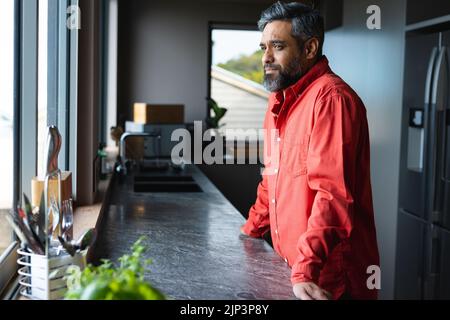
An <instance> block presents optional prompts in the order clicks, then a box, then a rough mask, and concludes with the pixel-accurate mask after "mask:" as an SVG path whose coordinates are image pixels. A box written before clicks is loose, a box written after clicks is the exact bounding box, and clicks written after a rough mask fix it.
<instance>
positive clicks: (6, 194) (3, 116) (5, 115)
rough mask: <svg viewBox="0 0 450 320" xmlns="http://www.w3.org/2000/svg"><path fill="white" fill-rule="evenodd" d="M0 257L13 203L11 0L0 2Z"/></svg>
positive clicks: (6, 242) (8, 235) (8, 233)
mask: <svg viewBox="0 0 450 320" xmlns="http://www.w3.org/2000/svg"><path fill="white" fill-rule="evenodd" d="M0 43H1V44H2V48H1V50H0V70H1V71H0V148H1V157H0V256H1V255H2V253H3V252H4V250H5V249H6V248H7V247H8V246H9V245H10V244H11V242H12V240H13V237H12V231H11V228H10V226H9V224H8V223H7V221H6V220H5V215H6V214H8V211H9V210H11V207H12V205H13V188H14V181H13V142H14V140H13V139H14V131H13V110H14V0H1V1H0Z"/></svg>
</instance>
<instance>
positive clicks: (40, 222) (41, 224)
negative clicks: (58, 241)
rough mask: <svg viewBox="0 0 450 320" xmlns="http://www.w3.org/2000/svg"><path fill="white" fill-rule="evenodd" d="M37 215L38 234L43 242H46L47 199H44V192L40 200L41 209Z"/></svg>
mask: <svg viewBox="0 0 450 320" xmlns="http://www.w3.org/2000/svg"><path fill="white" fill-rule="evenodd" d="M37 214H38V216H37V225H38V229H39V230H38V236H39V240H40V241H41V243H45V238H46V230H45V216H46V212H45V200H44V192H42V195H41V201H40V202H39V211H38V213H37Z"/></svg>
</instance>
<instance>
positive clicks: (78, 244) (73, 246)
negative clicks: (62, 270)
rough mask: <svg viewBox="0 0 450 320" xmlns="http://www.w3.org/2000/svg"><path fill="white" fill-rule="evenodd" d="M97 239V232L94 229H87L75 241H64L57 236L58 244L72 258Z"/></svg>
mask: <svg viewBox="0 0 450 320" xmlns="http://www.w3.org/2000/svg"><path fill="white" fill-rule="evenodd" d="M96 238H97V231H96V230H95V229H89V230H87V231H86V232H85V233H83V234H82V235H81V236H80V237H79V238H78V239H77V241H74V240H72V241H66V240H65V239H64V238H63V237H61V236H58V239H59V242H61V245H62V246H63V248H64V249H66V251H67V252H68V253H69V254H70V255H71V256H74V255H75V253H76V252H78V251H83V250H85V249H87V247H89V246H91V245H92V244H93V243H94V242H95V240H96Z"/></svg>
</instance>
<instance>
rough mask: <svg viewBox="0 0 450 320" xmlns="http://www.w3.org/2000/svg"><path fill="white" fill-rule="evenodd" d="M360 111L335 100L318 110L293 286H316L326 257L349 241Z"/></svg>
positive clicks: (351, 103) (354, 105)
mask: <svg viewBox="0 0 450 320" xmlns="http://www.w3.org/2000/svg"><path fill="white" fill-rule="evenodd" d="M358 108H360V109H363V108H364V106H362V105H359V104H358V103H357V102H355V101H354V99H353V98H352V97H348V96H344V95H339V94H336V95H334V96H331V97H327V98H325V100H323V101H322V102H321V103H319V105H318V107H317V108H316V111H315V123H314V127H313V129H312V132H311V137H310V144H309V150H308V156H307V181H308V186H309V188H310V189H311V190H313V191H314V192H315V197H314V200H313V204H312V210H311V215H310V217H309V219H308V227H307V231H306V232H305V233H304V234H302V235H301V237H300V239H299V241H298V250H299V255H298V257H297V259H296V261H295V262H294V264H293V267H292V276H291V281H292V283H293V284H295V283H298V282H306V281H312V282H315V283H316V284H317V283H318V278H319V275H320V271H321V270H322V268H323V266H324V264H325V263H326V261H327V257H328V256H329V254H330V253H331V252H332V251H333V249H334V248H335V247H336V246H337V245H338V244H339V243H341V242H342V241H344V240H345V239H348V238H349V237H350V234H351V231H352V228H353V196H352V190H354V189H353V187H352V186H353V185H354V183H355V173H354V171H355V170H354V168H355V159H356V158H357V155H356V153H357V145H358V140H359V130H360V127H361V124H360V121H361V120H362V119H358V113H360V112H359V110H358ZM364 110H365V109H364ZM364 115H365V111H364Z"/></svg>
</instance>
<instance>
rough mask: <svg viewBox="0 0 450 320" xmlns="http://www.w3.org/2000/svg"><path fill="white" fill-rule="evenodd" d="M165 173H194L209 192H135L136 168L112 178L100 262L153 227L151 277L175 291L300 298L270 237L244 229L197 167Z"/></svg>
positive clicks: (174, 294)
mask: <svg viewBox="0 0 450 320" xmlns="http://www.w3.org/2000/svg"><path fill="white" fill-rule="evenodd" d="M155 174H158V173H152V174H151V175H152V176H153V175H155ZM139 175H144V173H142V174H139ZM145 175H149V173H145ZM159 175H178V176H179V175H185V176H192V177H193V178H194V180H195V181H196V182H197V183H198V185H199V186H200V187H201V189H202V190H203V192H201V193H137V192H136V193H135V192H134V191H133V181H134V177H133V174H130V175H129V176H127V177H126V179H125V181H124V182H122V183H120V182H119V179H118V178H117V179H113V181H112V182H111V183H112V185H111V188H112V189H111V196H110V199H109V203H107V204H106V205H109V207H107V209H106V211H105V213H104V216H103V217H102V221H101V223H100V227H99V236H98V239H97V243H96V245H95V247H94V248H93V262H94V263H95V262H98V261H99V259H101V258H108V259H111V260H113V261H115V262H116V261H117V258H119V257H120V256H122V255H123V254H125V253H129V250H130V247H131V245H132V244H133V243H134V242H135V241H136V240H137V239H138V238H139V237H140V236H141V235H146V236H147V240H146V243H147V244H148V246H149V249H148V251H147V257H148V258H150V259H152V261H153V262H152V264H151V265H150V267H149V270H150V272H148V273H146V274H145V278H146V280H148V281H149V282H150V283H151V284H152V285H154V286H155V287H157V288H159V289H160V290H161V291H162V292H164V293H165V294H166V295H167V296H169V297H171V298H173V299H198V300H209V299H217V300H235V299H261V300H263V299H268V300H270V299H276V300H278V299H294V296H293V293H292V287H291V283H290V269H289V267H288V266H287V265H286V263H285V262H284V261H283V260H282V259H281V258H280V257H279V256H278V255H277V254H276V252H275V251H274V250H273V249H272V248H271V247H270V246H269V245H268V244H267V243H266V242H265V241H264V240H262V239H253V238H249V237H246V236H243V235H241V234H240V231H239V228H240V226H241V225H242V224H243V223H244V222H245V219H244V218H243V217H242V215H241V214H240V213H239V212H238V211H237V210H236V209H235V208H234V207H233V206H232V205H231V204H230V202H229V201H228V200H227V199H226V198H225V197H224V196H223V195H222V194H221V193H220V192H219V191H218V189H217V188H216V187H215V186H214V185H213V184H212V183H211V182H210V181H209V180H208V179H207V178H206V177H205V176H204V175H203V174H202V173H201V172H200V170H199V169H198V168H196V167H195V166H192V165H190V166H186V168H185V170H184V171H182V172H181V173H176V172H174V171H172V169H170V170H169V171H167V172H166V173H163V174H162V173H159ZM236 187H237V188H239V186H236Z"/></svg>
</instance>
